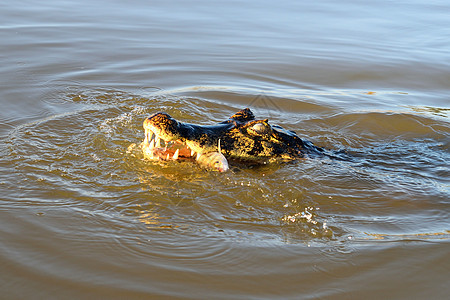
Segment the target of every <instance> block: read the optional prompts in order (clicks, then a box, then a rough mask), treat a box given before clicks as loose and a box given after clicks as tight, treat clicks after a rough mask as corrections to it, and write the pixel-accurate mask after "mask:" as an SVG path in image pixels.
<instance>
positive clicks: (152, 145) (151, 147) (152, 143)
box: [148, 140, 155, 149]
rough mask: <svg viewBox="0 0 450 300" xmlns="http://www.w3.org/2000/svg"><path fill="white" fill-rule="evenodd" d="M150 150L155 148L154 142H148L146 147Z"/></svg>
mask: <svg viewBox="0 0 450 300" xmlns="http://www.w3.org/2000/svg"><path fill="white" fill-rule="evenodd" d="M148 147H149V148H150V149H153V148H155V140H152V141H151V142H150V146H148Z"/></svg>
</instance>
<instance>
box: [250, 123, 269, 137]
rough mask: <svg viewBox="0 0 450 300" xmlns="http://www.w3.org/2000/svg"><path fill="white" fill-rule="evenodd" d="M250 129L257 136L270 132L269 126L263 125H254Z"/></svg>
mask: <svg viewBox="0 0 450 300" xmlns="http://www.w3.org/2000/svg"><path fill="white" fill-rule="evenodd" d="M252 129H253V130H254V131H255V132H256V133H258V134H266V133H269V131H270V128H269V126H268V125H266V124H264V123H256V124H255V125H253V126H252Z"/></svg>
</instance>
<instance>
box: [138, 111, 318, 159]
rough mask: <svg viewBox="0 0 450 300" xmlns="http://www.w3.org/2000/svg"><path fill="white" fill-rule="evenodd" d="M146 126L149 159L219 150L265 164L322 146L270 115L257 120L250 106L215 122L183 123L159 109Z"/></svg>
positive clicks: (185, 156) (293, 156)
mask: <svg viewBox="0 0 450 300" xmlns="http://www.w3.org/2000/svg"><path fill="white" fill-rule="evenodd" d="M144 129H145V140H144V142H143V143H142V149H143V153H144V156H145V157H146V158H147V159H159V160H169V159H182V158H186V159H187V158H195V157H197V160H198V157H199V156H201V155H205V154H207V153H211V152H219V153H221V154H222V155H223V156H224V157H226V159H227V160H231V161H239V162H242V163H252V164H259V163H263V164H264V163H268V162H276V161H291V160H295V159H298V158H301V157H303V156H304V155H305V153H307V151H308V150H311V149H312V150H315V149H320V148H316V147H315V146H313V145H312V143H310V142H307V141H304V140H302V139H300V138H299V137H298V136H297V135H296V134H295V132H293V131H289V130H285V129H283V128H282V127H280V126H276V125H270V124H269V122H268V119H264V120H255V116H254V115H253V113H252V111H251V110H250V109H249V108H245V109H243V110H241V111H238V112H237V113H235V114H234V115H232V116H231V117H230V118H229V119H228V120H226V121H224V122H221V123H218V124H215V125H195V124H188V123H183V122H180V121H177V120H175V119H174V118H172V117H171V116H170V115H168V114H167V113H163V112H159V113H156V114H153V115H151V116H150V117H148V118H147V119H146V120H145V121H144ZM219 144H220V146H219Z"/></svg>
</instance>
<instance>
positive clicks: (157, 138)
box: [155, 136, 161, 148]
mask: <svg viewBox="0 0 450 300" xmlns="http://www.w3.org/2000/svg"><path fill="white" fill-rule="evenodd" d="M155 146H156V148H161V138H160V137H159V136H156V137H155Z"/></svg>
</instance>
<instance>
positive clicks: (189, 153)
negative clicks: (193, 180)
mask: <svg viewBox="0 0 450 300" xmlns="http://www.w3.org/2000/svg"><path fill="white" fill-rule="evenodd" d="M142 150H143V153H144V156H145V158H147V159H152V160H178V159H196V158H197V156H198V154H197V153H196V152H195V151H194V150H192V149H190V148H189V147H188V146H187V145H186V144H185V143H183V142H182V141H180V140H176V141H166V140H164V139H163V138H161V137H160V136H158V135H157V134H156V133H155V132H153V131H152V130H150V129H145V138H144V142H143V143H142Z"/></svg>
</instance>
